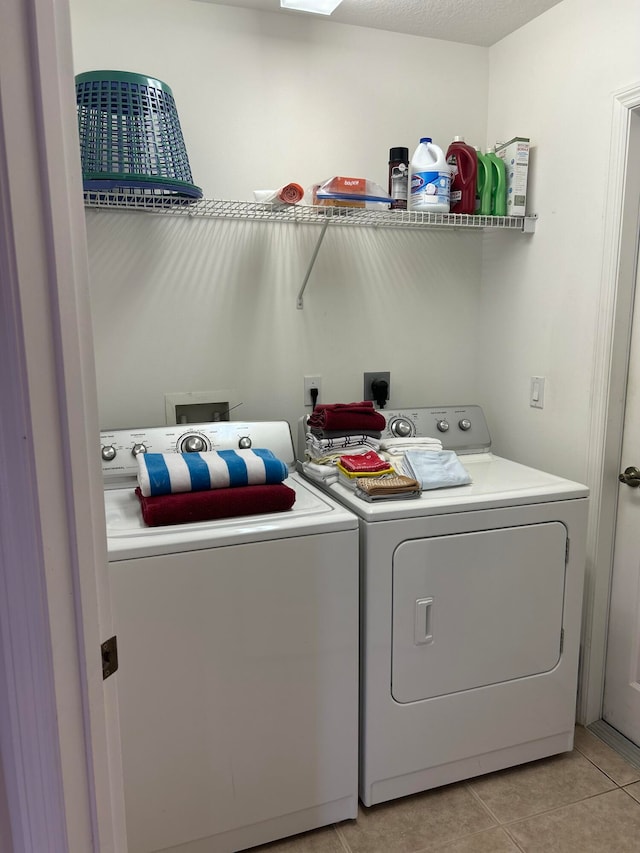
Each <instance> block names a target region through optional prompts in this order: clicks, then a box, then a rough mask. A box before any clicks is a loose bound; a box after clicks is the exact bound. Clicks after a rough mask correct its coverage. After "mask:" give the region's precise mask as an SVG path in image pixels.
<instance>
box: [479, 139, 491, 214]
mask: <svg viewBox="0 0 640 853" xmlns="http://www.w3.org/2000/svg"><path fill="white" fill-rule="evenodd" d="M476 153H477V155H478V179H477V190H476V210H475V212H476V215H477V216H491V187H492V180H491V165H490V163H489V160H488V159H487V155H486V154H483V153H482V152H481V151H480V149H479V148H476Z"/></svg>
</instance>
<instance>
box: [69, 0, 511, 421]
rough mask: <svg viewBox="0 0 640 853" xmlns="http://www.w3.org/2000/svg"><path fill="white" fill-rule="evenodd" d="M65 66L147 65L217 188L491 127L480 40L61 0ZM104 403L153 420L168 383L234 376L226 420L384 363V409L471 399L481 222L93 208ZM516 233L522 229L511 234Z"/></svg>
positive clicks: (227, 193)
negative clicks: (445, 225)
mask: <svg viewBox="0 0 640 853" xmlns="http://www.w3.org/2000/svg"><path fill="white" fill-rule="evenodd" d="M71 11H72V21H73V29H74V61H75V70H76V72H78V73H79V72H81V71H86V70H91V69H100V68H107V69H108V68H116V69H120V70H128V71H136V72H140V73H145V74H149V75H153V76H156V77H158V78H159V79H161V80H163V81H165V82H166V83H168V84H169V85H170V86H171V88H172V90H173V92H174V96H175V98H176V104H177V108H178V112H179V115H180V120H181V124H182V129H183V134H184V137H185V141H186V145H187V150H188V153H189V159H190V164H191V167H192V171H193V176H194V182H195V183H196V184H198V185H199V186H201V187H202V188H203V190H204V194H205V196H206V197H209V198H231V199H245V200H252V199H253V190H254V189H259V188H273V187H277V186H281V185H282V184H284V183H286V182H288V181H291V180H295V181H298V182H299V183H301V184H302V185H303V186H305V187H308V186H310V185H311V184H312V183H315V182H317V181H318V180H323V179H325V178H328V177H331V176H332V175H336V174H351V175H357V176H362V177H367V178H370V179H373V180H375V181H377V182H378V183H381V184H382V185H383V186H385V187H386V180H387V177H386V176H387V160H388V153H389V148H390V147H391V146H396V145H406V146H407V147H408V148H409V149H410V150H413V148H414V147H415V145H416V144H417V142H418V139H419V137H420V136H421V135H424V134H428V135H431V136H433V138H434V140H435V141H436V142H439V143H440V144H441V145H442V146H443V147H446V146H447V145H448V143H449V141H450V140H451V139H452V138H453V136H454V135H456V134H462V135H464V136H465V137H466V139H467V141H468V142H470V143H472V144H477V145H483V144H484V141H485V137H486V114H487V79H488V77H487V75H488V51H487V50H486V49H485V48H478V47H472V46H468V45H459V44H453V43H449V42H442V41H435V40H430V39H423V38H417V37H411V36H406V35H398V34H391V33H384V32H381V31H377V30H367V29H362V28H357V27H350V26H344V25H340V24H335V23H333V22H330V21H327V20H325V19H321V20H318V19H316V18H312V17H310V16H304V15H280V14H273V13H268V12H256V11H251V10H245V9H235V8H229V7H224V6H216V5H211V4H208V3H204V2H194V0H114V2H110V3H109V4H107V5H105V4H104V3H102V2H99V0H72V2H71ZM87 222H88V239H89V255H90V262H91V274H92V283H91V298H92V313H93V321H94V332H95V342H96V362H97V372H98V395H99V401H100V417H101V423H102V425H103V426H104V427H107V426H111V427H116V426H129V425H135V424H137V425H151V424H155V423H163V422H164V394H166V393H168V394H171V393H175V392H181V391H206V390H215V389H219V388H223V389H228V388H231V389H235V391H236V398H235V402H240V401H242V402H243V405H242V407H241V408H240V409H238V411H237V412H236V417H245V418H251V417H255V418H264V417H282V418H286V419H289V420H291V421H293V420H295V419H296V418H297V417H298V416H299V415H300V414H302V412H303V411H304V409H303V405H302V403H303V376H304V375H305V374H310V373H312V374H320V375H321V376H322V388H323V399H324V400H325V402H334V401H339V400H340V401H347V400H353V399H361V397H362V392H363V387H362V385H363V382H362V374H363V372H364V371H370V370H390V371H391V401H390V405H391V406H403V405H416V404H439V403H443V404H444V403H451V402H469V401H472V402H476V401H477V402H482V401H481V400H480V399H479V395H478V393H477V387H476V384H477V367H476V365H477V353H478V346H479V340H478V333H479V326H478V323H477V316H478V312H479V310H480V253H481V246H482V236H481V235H480V234H474V233H469V232H466V233H465V232H462V233H451V232H447V233H441V232H435V231H430V232H422V233H413V232H411V233H409V232H407V231H395V230H392V231H389V230H385V231H384V232H380V233H378V232H376V231H373V230H369V229H346V230H345V229H340V231H339V232H338V231H337V230H335V231H334V230H330V232H329V233H328V234H327V236H326V238H325V241H324V245H323V248H322V249H321V252H320V255H319V257H318V261H317V264H316V266H315V267H314V270H313V272H312V275H311V278H310V280H309V284H308V287H307V290H306V292H305V300H304V301H305V306H304V310H302V311H300V310H297V309H296V296H297V293H298V290H299V288H300V286H301V283H302V280H303V278H304V275H305V272H306V270H307V266H308V263H309V260H310V257H311V254H312V251H313V248H314V246H315V241H316V239H317V237H318V234H319V229H318V228H316V226H293V225H263V224H256V223H246V222H245V223H243V222H240V223H236V222H228V221H184V220H182V219H177V218H176V219H174V218H167V217H152V216H148V215H144V214H139V213H122V214H120V213H118V214H116V213H108V214H107V213H103V212H99V213H98V212H92V211H89V212H88V215H87ZM506 236H507V237H508V239H509V240H510V241H522V239H523V238H522V237H521V236H520V235H519V234H517V233H516V234H509V235H506Z"/></svg>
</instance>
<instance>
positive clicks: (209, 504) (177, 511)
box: [136, 483, 296, 527]
mask: <svg viewBox="0 0 640 853" xmlns="http://www.w3.org/2000/svg"><path fill="white" fill-rule="evenodd" d="M136 495H137V496H138V500H139V501H140V506H141V508H142V518H143V519H144V521H145V524H147V525H148V526H149V527H159V526H161V525H163V524H187V523H189V522H192V521H210V520H212V519H215V518H233V517H234V516H240V515H256V514H259V513H263V512H282V511H284V510H287V509H291V507H292V506H293V504H294V503H295V499H296V493H295V492H294V490H293V489H291V488H289V486H285V485H284V483H278V484H276V485H273V486H236V487H235V488H230V489H210V490H207V491H202V492H181V493H179V494H173V495H158V496H156V497H152V498H146V497H145V496H144V495H143V494H142V492H141V490H140V488H139V487H138V488H137V489H136Z"/></svg>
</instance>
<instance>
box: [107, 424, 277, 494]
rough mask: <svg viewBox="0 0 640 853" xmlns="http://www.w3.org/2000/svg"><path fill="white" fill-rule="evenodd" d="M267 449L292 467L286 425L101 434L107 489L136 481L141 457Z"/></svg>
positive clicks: (190, 427)
mask: <svg viewBox="0 0 640 853" xmlns="http://www.w3.org/2000/svg"><path fill="white" fill-rule="evenodd" d="M252 447H257V448H268V449H269V450H271V451H272V452H273V453H274V454H275V455H276V456H277V457H278V459H281V460H282V461H283V462H285V463H286V464H287V465H292V464H293V441H292V439H291V430H290V428H289V424H288V423H287V422H286V421H214V422H212V423H204V424H176V425H172V426H163V427H146V428H139V429H135V428H134V429H114V430H102V431H101V432H100V458H101V460H102V476H103V478H104V482H105V486H107V487H114V486H120V485H122V484H123V483H126V482H127V481H132V480H135V478H136V476H137V474H138V462H137V459H136V457H137V456H139V455H140V454H141V453H203V452H207V451H210V450H248V449H251V448H252Z"/></svg>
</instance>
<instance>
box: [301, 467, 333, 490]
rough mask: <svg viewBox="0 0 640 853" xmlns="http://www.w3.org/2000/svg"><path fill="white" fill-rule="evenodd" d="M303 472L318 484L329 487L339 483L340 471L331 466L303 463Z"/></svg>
mask: <svg viewBox="0 0 640 853" xmlns="http://www.w3.org/2000/svg"><path fill="white" fill-rule="evenodd" d="M302 471H303V473H304V474H305V476H307V477H309V479H310V480H313V481H314V482H316V483H321V484H322V485H324V486H329V485H331V483H337V481H338V469H337V468H335V467H332V466H330V465H317V464H316V463H315V462H303V463H302Z"/></svg>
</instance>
